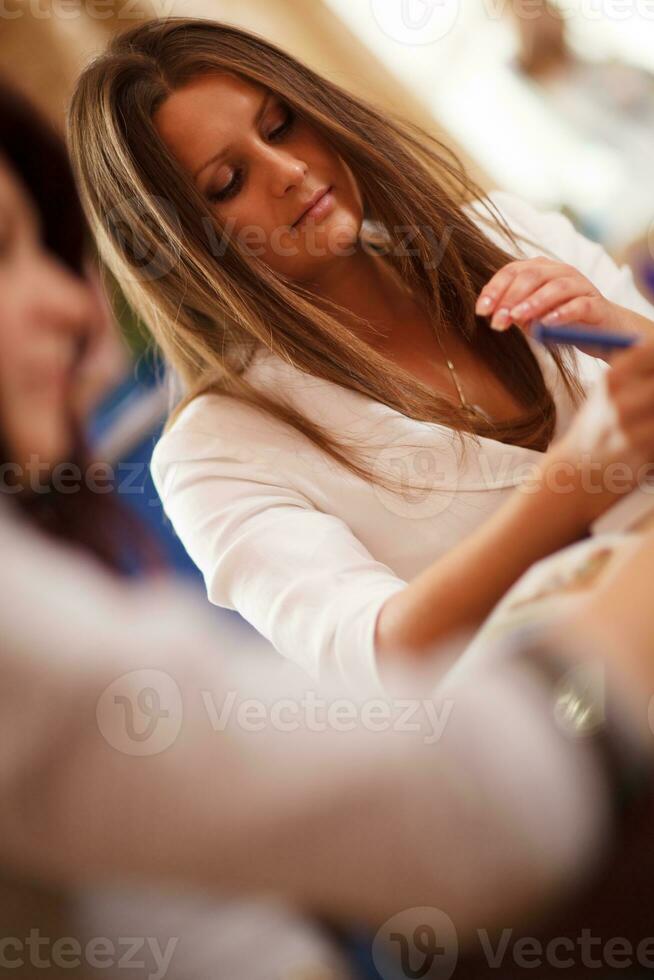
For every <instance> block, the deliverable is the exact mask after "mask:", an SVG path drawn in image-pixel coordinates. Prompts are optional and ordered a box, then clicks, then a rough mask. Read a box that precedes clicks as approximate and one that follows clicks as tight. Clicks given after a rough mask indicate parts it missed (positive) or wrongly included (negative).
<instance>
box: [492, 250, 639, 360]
mask: <svg viewBox="0 0 654 980" xmlns="http://www.w3.org/2000/svg"><path fill="white" fill-rule="evenodd" d="M475 311H476V313H477V315H478V316H490V317H491V323H490V325H491V327H492V328H493V329H494V330H506V329H508V327H510V326H511V325H512V324H516V326H518V327H520V328H521V329H522V330H524V331H525V332H526V333H528V332H529V327H530V325H531V323H532V322H533V321H540V322H541V323H543V324H545V325H546V326H552V325H556V326H564V325H565V324H572V323H577V324H579V323H580V324H584V325H587V326H589V327H591V328H592V329H594V330H597V331H598V333H602V332H609V333H636V334H639V335H641V336H647V335H648V334H649V333H650V332H654V323H652V322H651V321H650V320H647V319H646V318H645V317H643V316H640V315H639V314H637V313H633V312H632V311H631V310H628V309H626V308H625V307H623V306H618V304H617V303H612V302H610V301H609V300H607V299H606V298H605V297H604V296H603V295H602V294H601V293H600V291H599V290H598V289H597V288H596V287H595V286H594V285H593V283H592V282H591V281H590V279H588V278H587V277H586V276H584V275H582V273H581V272H579V271H578V269H575V268H574V266H572V265H567V264H566V263H564V262H558V261H556V260H553V259H548V258H545V257H544V256H538V257H537V258H534V259H522V260H517V261H515V262H509V263H508V264H507V265H505V266H503V268H501V269H500V270H499V271H498V272H496V273H495V275H494V276H493V278H492V279H490V280H489V282H488V283H487V284H486V285H485V286H484V288H483V289H482V291H481V293H480V295H479V299H478V301H477V305H476V308H475ZM582 349H583V350H586V348H582ZM587 352H588V353H590V354H593V355H595V356H600V357H603V358H604V359H605V360H609V355H608V354H605V352H603V351H602V350H601V348H600V347H598V348H595V347H593V348H589V349H588V351H587ZM610 359H611V362H612V360H613V355H610Z"/></svg>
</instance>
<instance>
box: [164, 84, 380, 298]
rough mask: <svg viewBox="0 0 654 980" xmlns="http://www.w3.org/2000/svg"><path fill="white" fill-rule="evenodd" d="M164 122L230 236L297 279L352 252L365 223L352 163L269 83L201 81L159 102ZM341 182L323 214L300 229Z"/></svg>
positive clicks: (171, 144) (168, 139)
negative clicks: (315, 199)
mask: <svg viewBox="0 0 654 980" xmlns="http://www.w3.org/2000/svg"><path fill="white" fill-rule="evenodd" d="M154 124H155V126H156V128H157V131H158V132H159V134H160V136H161V138H162V139H163V140H164V142H165V143H166V145H167V146H168V148H169V149H170V151H171V153H172V154H173V156H174V157H175V158H176V159H177V160H178V162H179V163H180V164H181V166H182V167H183V168H184V169H185V170H186V171H187V173H188V174H189V176H190V177H191V179H192V180H193V181H194V182H195V184H196V186H197V188H198V190H199V191H200V192H201V193H202V194H203V195H204V196H205V197H206V198H207V200H208V202H209V206H210V207H211V209H212V210H213V212H214V214H215V215H216V217H217V218H218V219H219V221H220V223H221V225H223V226H224V227H225V229H226V232H227V234H228V235H229V237H230V238H233V237H239V240H240V241H241V244H242V245H243V246H244V247H246V249H251V250H252V251H253V252H254V254H256V255H258V256H259V258H260V259H261V260H262V261H264V262H265V263H266V264H267V265H268V266H269V267H270V268H271V269H273V270H274V271H276V272H279V273H282V274H284V275H286V276H288V277H289V278H290V279H292V280H293V281H296V282H307V283H308V282H311V281H312V280H315V281H319V280H320V278H321V273H322V272H324V271H325V270H326V268H327V267H328V266H331V265H332V264H333V263H334V262H337V261H338V260H339V258H342V256H343V255H347V254H351V251H352V250H353V248H354V245H355V244H356V241H357V238H358V235H359V231H360V228H361V223H362V221H363V208H362V200H361V196H360V193H359V190H358V188H357V185H356V181H355V179H354V176H353V174H352V172H351V170H350V168H349V167H347V165H346V164H345V162H344V160H343V159H342V158H341V157H340V156H339V154H338V153H336V152H335V151H334V149H333V148H332V147H331V146H330V145H329V144H328V143H327V142H326V141H325V140H324V139H323V138H322V137H321V136H320V135H319V134H318V133H317V132H316V131H315V130H314V129H313V128H312V127H311V126H309V125H308V124H307V123H306V122H305V121H303V120H302V119H300V118H298V117H297V116H294V114H293V113H292V110H290V109H289V108H287V107H286V105H285V103H284V102H282V101H281V100H280V99H278V98H277V97H276V96H275V95H273V94H272V93H271V92H269V90H268V89H266V88H263V87H261V86H257V85H253V84H251V83H249V82H246V81H244V80H243V79H241V78H239V77H237V76H234V75H231V74H227V73H224V74H223V73H221V74H209V75H201V76H198V77H197V78H194V79H193V80H192V81H191V82H189V83H188V84H186V85H185V86H184V87H183V88H180V89H178V90H176V91H175V92H173V94H172V95H170V96H169V97H168V98H167V99H166V101H165V102H164V103H163V104H162V105H161V106H160V107H159V109H158V110H157V112H156V113H155V116H154ZM326 187H331V192H330V197H329V198H327V200H326V203H327V204H328V207H327V209H326V211H325V213H323V214H322V215H321V216H319V215H318V214H316V215H315V216H314V215H309V216H307V217H306V218H305V219H304V220H303V221H302V222H301V223H300V224H299V225H297V227H293V226H294V225H295V223H296V221H297V219H298V218H299V216H300V215H301V213H302V211H303V210H304V209H305V207H306V205H307V202H308V201H309V200H310V199H311V198H312V196H313V195H314V194H315V193H316V192H318V191H321V190H322V189H324V188H326Z"/></svg>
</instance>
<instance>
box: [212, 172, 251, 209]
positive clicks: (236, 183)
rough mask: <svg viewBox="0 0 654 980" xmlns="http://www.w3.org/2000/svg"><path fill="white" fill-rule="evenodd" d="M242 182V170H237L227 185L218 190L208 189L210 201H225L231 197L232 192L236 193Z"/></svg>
mask: <svg viewBox="0 0 654 980" xmlns="http://www.w3.org/2000/svg"><path fill="white" fill-rule="evenodd" d="M242 183H243V171H242V170H237V171H236V173H235V174H234V177H233V179H232V180H231V181H230V182H229V184H228V185H227V187H223V189H222V190H220V191H210V192H209V194H208V195H207V196H208V198H209V200H210V201H211V202H215V201H226V200H227V199H228V198H230V197H233V196H234V194H236V193H237V191H238V189H239V188H240V186H241V184H242Z"/></svg>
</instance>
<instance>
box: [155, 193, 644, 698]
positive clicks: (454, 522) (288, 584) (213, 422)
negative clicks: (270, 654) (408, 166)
mask: <svg viewBox="0 0 654 980" xmlns="http://www.w3.org/2000/svg"><path fill="white" fill-rule="evenodd" d="M489 196H490V198H491V200H492V201H493V203H494V204H496V205H497V207H498V208H499V210H500V211H501V212H502V213H503V214H504V216H505V217H506V219H507V220H508V223H509V225H510V226H511V227H512V229H513V231H514V232H516V233H517V234H518V235H521V234H522V235H527V236H528V237H530V238H531V239H533V240H534V242H535V243H536V246H534V245H531V244H527V243H525V244H523V246H522V248H523V255H524V257H531V256H535V255H539V254H543V253H544V252H547V253H548V254H551V255H554V256H558V257H560V258H561V259H562V260H563V261H565V262H568V263H570V264H572V265H574V266H575V267H576V268H578V269H579V270H580V271H581V272H583V273H584V274H585V275H586V276H588V278H589V279H590V280H591V281H592V282H593V283H594V284H595V285H596V286H597V287H598V288H599V289H600V290H601V292H602V293H603V294H604V295H605V296H606V297H607V298H608V299H610V300H612V301H613V302H616V303H619V304H620V305H622V306H625V307H629V308H631V309H634V310H635V311H637V312H640V313H642V314H643V315H645V316H647V317H650V318H651V319H653V320H654V306H652V305H651V304H650V303H648V302H647V300H646V299H645V298H644V297H643V296H642V294H641V293H640V292H639V291H638V289H637V288H636V285H635V283H634V280H633V276H632V273H631V270H630V269H629V268H628V267H627V266H622V267H619V266H618V265H616V263H615V262H614V261H613V260H612V258H611V257H610V256H609V255H608V254H607V253H606V251H605V250H604V249H603V248H602V247H601V246H600V245H599V244H597V243H595V242H592V241H590V240H589V239H587V238H585V237H584V236H583V235H581V234H579V233H578V232H577V231H576V230H575V228H574V226H573V225H572V223H571V222H570V221H569V220H568V219H567V218H566V217H565V216H563V215H561V214H559V213H558V212H547V213H543V212H540V211H538V210H537V209H535V208H534V207H532V206H531V205H529V204H528V203H526V202H525V201H523V200H521V199H520V198H518V197H516V196H515V195H513V194H510V193H508V192H506V191H494V192H492V193H491V194H490V195H489ZM470 207H471V209H472V210H471V214H472V215H473V217H474V216H475V215H477V216H479V215H481V214H483V213H484V212H482V210H480V206H479V204H478V203H476V204H474V205H471V206H470ZM481 227H482V228H483V229H484V230H485V231H486V233H487V234H492V235H493V237H494V238H495V240H496V241H498V242H499V243H501V244H504V245H505V246H506V245H507V244H508V245H509V247H510V248H512V246H510V243H508V242H507V241H506V240H504V238H503V236H502V235H501V234H500V233H499V232H498V231H495V230H493V231H492V232H489V231H488V228H487V225H486V224H485V223H484V224H482V225H481ZM538 246H540V247H538ZM529 343H530V344H531V346H532V349H533V350H534V353H535V355H536V357H537V359H538V361H539V363H540V365H541V367H542V370H543V373H544V377H545V381H546V384H548V386H549V387H550V390H551V391H552V394H553V397H554V400H555V403H556V407H557V429H556V436H557V437H558V436H560V435H561V434H562V433H563V432H564V431H565V428H566V427H567V426H568V424H569V422H570V420H571V418H572V416H573V414H574V406H573V405H572V402H571V400H570V397H569V395H568V393H567V390H566V389H565V386H564V385H563V383H562V381H561V379H560V376H559V373H558V371H557V369H556V366H555V364H554V361H553V360H552V358H551V356H550V354H549V351H548V350H547V349H546V348H545V347H544V346H542V345H540V344H538V343H537V342H535V341H533V340H531V338H529ZM577 357H578V368H579V373H580V377H581V380H582V383H583V384H584V386H585V387H586V388H587V387H588V386H590V385H591V384H592V383H593V381H594V380H595V379H596V378H597V376H598V375H599V374H600V373H601V372H602V371H603V370H604V369H605V368H606V364H605V362H604V361H602V360H600V359H598V358H594V357H591V356H589V355H587V354H584V353H582V352H578V353H577ZM248 377H249V379H250V380H251V381H252V382H253V383H254V384H257V385H261V386H262V387H264V388H266V387H268V388H269V389H272V390H273V391H276V390H283V391H284V394H285V397H287V398H290V399H291V400H292V402H293V403H294V404H295V405H296V406H297V407H299V408H300V410H301V411H302V412H303V413H304V414H305V415H306V416H308V417H309V418H312V419H314V420H315V421H317V422H319V423H320V424H321V425H324V426H329V427H330V429H331V430H332V431H333V432H335V433H336V434H337V435H338V436H339V437H341V438H344V439H346V440H347V439H348V438H354V439H356V444H357V445H363V446H365V447H367V448H368V450H369V451H370V452H371V453H372V454H374V458H375V460H376V464H375V465H378V466H379V468H380V472H381V473H387V474H389V475H391V476H392V477H394V478H395V477H397V475H398V471H400V472H402V473H403V474H404V477H403V478H404V479H405V481H406V484H405V485H406V492H405V493H403V494H399V495H397V494H394V493H390V492H387V491H386V490H385V489H383V488H381V487H379V486H377V485H372V484H371V483H370V482H367V481H365V480H362V479H360V478H358V477H356V476H354V475H352V474H350V473H349V472H348V471H346V470H345V468H344V467H342V466H339V465H337V464H336V463H335V462H334V461H333V460H332V459H331V458H330V457H329V456H328V455H327V454H325V453H323V452H322V451H321V450H319V449H317V448H316V447H314V446H313V444H311V443H310V441H309V440H308V439H306V438H305V437H303V436H302V435H301V434H299V433H296V432H295V431H294V430H292V429H291V427H289V426H285V425H283V424H282V423H279V422H277V421H276V420H273V419H267V418H265V417H264V416H263V413H261V412H257V411H255V410H254V409H251V408H249V407H247V406H243V405H240V404H238V403H237V402H236V401H235V400H234V399H231V398H228V397H225V396H221V395H213V394H207V395H202V396H200V397H198V398H196V399H195V400H194V401H193V402H192V403H191V404H189V405H188V406H187V407H186V408H185V409H184V411H183V412H181V413H180V415H179V416H178V418H177V419H176V421H175V423H174V424H173V425H172V427H171V428H170V429H169V430H168V432H166V433H165V434H164V435H163V436H162V438H161V439H160V440H159V442H158V443H157V445H156V447H155V450H154V453H153V457H152V464H151V471H152V476H153V480H154V483H155V486H156V488H157V490H158V493H159V495H160V497H161V500H162V502H163V506H164V509H165V512H166V514H167V515H168V516H169V518H170V520H171V522H172V524H173V527H174V529H175V530H176V532H177V534H178V536H179V538H180V539H181V541H182V543H183V545H184V546H185V548H186V550H187V551H188V553H189V555H190V556H191V558H192V559H193V560H194V562H195V563H196V564H197V566H198V567H199V569H200V570H201V571H202V573H203V575H204V579H205V583H206V588H207V594H208V597H209V599H210V601H211V602H213V603H215V604H217V605H219V606H223V607H225V608H227V609H233V610H237V611H238V612H239V613H240V614H241V615H242V616H243V617H244V618H245V619H246V620H247V621H248V622H249V623H251V624H252V625H253V626H254V627H255V628H256V629H257V630H258V631H259V632H260V633H261V634H263V635H264V636H265V637H266V638H267V639H268V640H269V641H270V642H271V643H272V645H273V646H274V647H275V648H276V649H277V650H278V651H279V652H280V653H281V654H283V655H284V656H285V657H288V658H290V659H291V660H292V661H294V662H295V663H297V664H300V665H301V666H303V667H304V668H305V669H306V670H307V671H308V672H309V673H310V674H312V675H313V676H322V675H323V674H324V673H325V672H327V671H328V670H329V671H335V673H336V674H339V675H341V676H342V677H344V678H347V679H350V680H352V681H353V682H356V681H357V680H358V679H362V678H365V679H370V678H371V677H374V678H377V673H376V666H375V650H374V632H375V623H376V620H377V616H378V614H379V612H380V610H381V607H382V606H383V604H384V603H385V602H386V600H387V599H388V598H389V597H390V596H391V595H393V594H394V593H396V592H399V591H400V590H402V589H403V588H404V587H405V586H406V584H407V582H408V581H410V580H411V579H412V578H414V577H415V576H416V575H418V574H419V573H420V572H422V571H423V570H424V569H425V568H426V567H428V566H429V565H430V564H431V563H432V562H434V561H435V560H436V559H437V558H438V557H439V556H442V555H443V554H445V553H446V552H447V551H449V550H450V549H451V548H453V547H455V546H456V545H457V544H458V543H459V542H460V541H462V539H464V538H465V537H466V536H467V535H468V534H470V533H471V532H472V531H474V530H475V528H477V527H478V526H479V525H480V524H481V523H482V522H483V521H485V520H486V519H487V518H488V517H489V516H490V515H491V514H492V513H493V512H494V511H495V510H496V509H497V508H498V507H500V506H501V504H502V503H503V502H504V501H505V500H506V499H507V497H508V496H509V495H510V494H511V493H512V492H513V490H514V488H515V486H516V485H517V484H518V483H520V482H521V480H523V479H524V478H525V476H526V475H527V472H528V470H526V467H529V466H530V465H533V463H534V462H535V461H536V460H538V459H539V458H540V457H541V455H542V454H541V453H540V452H538V451H536V450H530V449H525V448H521V447H516V446H508V445H506V444H504V443H501V442H498V441H496V440H494V439H490V438H481V440H480V444H479V446H476V445H475V444H471V445H470V446H469V449H468V451H466V453H465V456H464V457H463V458H461V457H460V454H459V452H458V450H457V443H456V442H455V440H454V437H453V433H452V431H451V430H450V429H449V428H448V427H447V426H444V425H441V424H437V423H429V422H421V421H415V420H414V419H411V418H407V417H406V416H405V415H403V414H401V413H399V412H397V411H395V410H394V409H392V408H389V407H388V406H386V405H383V404H381V403H379V402H377V401H375V400H372V399H368V398H365V397H363V396H362V395H360V394H359V393H357V392H354V391H349V390H347V389H346V388H343V387H341V386H339V385H336V384H334V383H332V382H329V381H325V380H323V379H320V378H316V377H314V376H311V375H309V374H307V373H305V372H302V371H299V370H297V369H295V368H293V367H291V366H289V365H288V364H287V363H286V362H285V361H284V360H282V359H281V358H279V357H277V356H276V355H273V354H270V353H269V352H268V351H263V352H261V353H259V354H258V356H257V358H256V359H255V361H254V363H253V364H252V365H251V366H250V368H249V373H248ZM466 442H467V443H470V440H469V439H468V438H467V437H466Z"/></svg>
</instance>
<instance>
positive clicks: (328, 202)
mask: <svg viewBox="0 0 654 980" xmlns="http://www.w3.org/2000/svg"><path fill="white" fill-rule="evenodd" d="M335 203H336V198H335V197H334V194H333V190H332V188H331V187H330V188H329V190H328V191H327V193H326V194H323V196H322V197H321V198H320V200H319V201H317V202H316V204H314V206H313V207H312V208H309V210H308V211H305V213H304V214H303V215H302V217H301V218H300V220H299V221H297V222H296V223H295V225H294V227H295V228H299V226H300V225H301V224H303V223H304V222H305V221H306V220H307V219H308V218H312V219H313V220H314V221H320V220H321V219H322V218H324V217H325V216H326V215H327V214H329V212H330V211H331V210H332V209H333V207H334V204H335Z"/></svg>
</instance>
